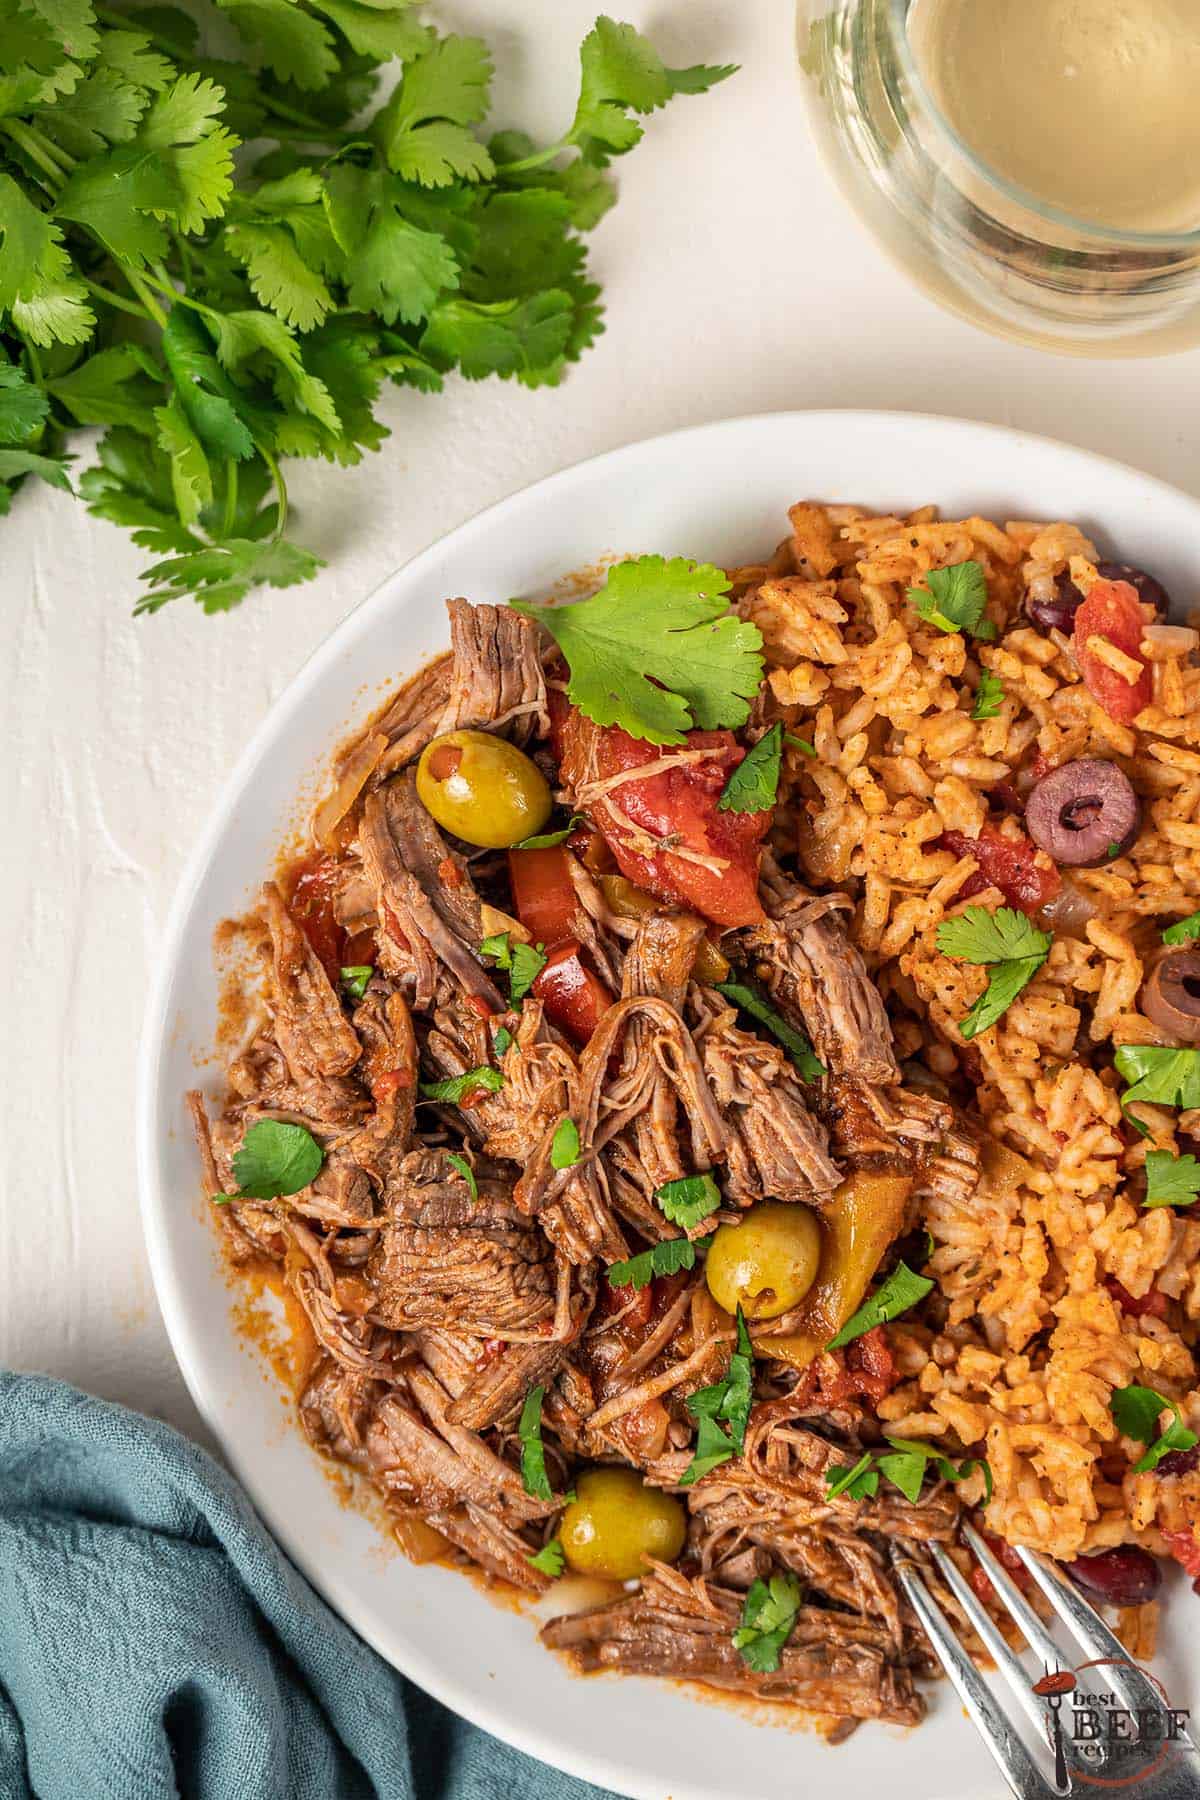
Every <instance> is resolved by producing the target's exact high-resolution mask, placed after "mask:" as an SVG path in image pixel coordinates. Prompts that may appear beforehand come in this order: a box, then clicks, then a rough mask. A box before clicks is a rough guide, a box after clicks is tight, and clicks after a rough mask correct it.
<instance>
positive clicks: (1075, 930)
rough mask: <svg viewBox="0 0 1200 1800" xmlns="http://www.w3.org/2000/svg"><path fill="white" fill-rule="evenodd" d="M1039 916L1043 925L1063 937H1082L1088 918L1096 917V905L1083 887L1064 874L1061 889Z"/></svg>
mask: <svg viewBox="0 0 1200 1800" xmlns="http://www.w3.org/2000/svg"><path fill="white" fill-rule="evenodd" d="M1038 917H1039V919H1040V920H1041V922H1042V924H1043V925H1046V926H1048V927H1049V928H1050V930H1052V931H1057V932H1059V933H1060V934H1061V935H1062V936H1063V937H1082V936H1083V934H1084V928H1085V927H1086V925H1087V923H1088V920H1089V919H1094V918H1095V917H1096V907H1095V903H1094V902H1093V901H1092V900H1091V899H1090V898H1089V896H1088V895H1087V894H1085V893H1084V891H1083V889H1082V888H1077V887H1076V886H1075V884H1074V882H1073V881H1072V880H1071V877H1070V876H1069V875H1064V876H1063V884H1062V889H1061V891H1060V892H1059V893H1057V894H1055V896H1054V898H1053V900H1048V901H1047V902H1046V904H1045V906H1043V907H1042V908H1041V910H1040V912H1039V913H1038Z"/></svg>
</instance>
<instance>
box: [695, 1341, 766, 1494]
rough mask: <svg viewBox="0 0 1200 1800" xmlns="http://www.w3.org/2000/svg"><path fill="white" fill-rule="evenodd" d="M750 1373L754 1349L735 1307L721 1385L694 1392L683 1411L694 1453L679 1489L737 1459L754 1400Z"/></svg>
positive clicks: (741, 1448)
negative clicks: (691, 1426) (690, 1424)
mask: <svg viewBox="0 0 1200 1800" xmlns="http://www.w3.org/2000/svg"><path fill="white" fill-rule="evenodd" d="M753 1371H754V1346H753V1345H752V1344H751V1342H750V1333H749V1332H748V1331H747V1329H746V1321H745V1318H744V1317H743V1315H742V1309H741V1307H740V1306H739V1307H738V1310H737V1343H736V1345H735V1347H734V1351H733V1355H732V1356H731V1357H730V1359H729V1373H728V1374H727V1375H726V1377H725V1379H724V1381H716V1382H714V1383H713V1384H712V1386H711V1387H705V1388H698V1389H697V1390H696V1392H695V1393H694V1394H689V1396H688V1401H687V1409H688V1411H689V1412H690V1413H691V1415H692V1417H693V1419H695V1421H696V1425H697V1431H696V1449H695V1453H694V1454H693V1456H692V1460H691V1462H690V1463H689V1464H688V1466H687V1468H686V1469H685V1470H684V1472H683V1474H682V1475H681V1476H680V1478H679V1485H680V1487H693V1486H694V1485H695V1483H696V1482H697V1481H700V1480H702V1479H703V1477H704V1476H705V1475H711V1474H712V1472H713V1470H714V1469H717V1468H720V1466H721V1464H722V1463H725V1462H728V1461H729V1459H730V1458H731V1457H732V1456H740V1455H741V1453H742V1450H743V1447H744V1446H745V1442H746V1427H747V1425H748V1424H749V1422H750V1407H751V1405H752V1403H753V1399H754V1391H753ZM722 1420H724V1421H725V1423H726V1424H727V1425H728V1426H729V1430H728V1431H726V1430H725V1429H724V1427H723V1425H722V1424H721V1421H722Z"/></svg>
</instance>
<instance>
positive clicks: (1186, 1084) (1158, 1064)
mask: <svg viewBox="0 0 1200 1800" xmlns="http://www.w3.org/2000/svg"><path fill="white" fill-rule="evenodd" d="M1113 1061H1114V1063H1115V1064H1116V1066H1117V1073H1118V1075H1120V1076H1122V1077H1123V1078H1124V1080H1126V1081H1127V1082H1128V1083H1129V1086H1128V1087H1127V1088H1126V1089H1125V1092H1124V1093H1123V1094H1122V1095H1121V1105H1122V1107H1123V1108H1124V1109H1125V1111H1126V1112H1127V1113H1128V1111H1129V1108H1130V1107H1131V1106H1133V1105H1134V1104H1136V1103H1137V1102H1138V1101H1140V1100H1145V1101H1148V1102H1149V1103H1150V1104H1151V1105H1153V1106H1184V1107H1193V1106H1200V1050H1168V1049H1167V1048H1166V1046H1165V1045H1162V1044H1122V1045H1121V1046H1120V1047H1119V1048H1118V1050H1117V1052H1116V1054H1115V1055H1114V1057H1113ZM1130 1124H1132V1125H1134V1126H1136V1128H1137V1129H1138V1131H1140V1132H1141V1133H1142V1136H1143V1137H1144V1136H1145V1135H1146V1127H1145V1126H1144V1125H1143V1124H1141V1122H1140V1121H1139V1120H1137V1119H1134V1118H1132V1117H1131V1118H1130Z"/></svg>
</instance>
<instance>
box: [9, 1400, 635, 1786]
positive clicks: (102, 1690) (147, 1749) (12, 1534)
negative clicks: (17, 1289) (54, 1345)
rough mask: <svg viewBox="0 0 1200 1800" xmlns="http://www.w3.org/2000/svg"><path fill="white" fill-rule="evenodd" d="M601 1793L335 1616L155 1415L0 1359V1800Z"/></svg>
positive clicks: (232, 1488) (220, 1472)
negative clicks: (440, 1697) (384, 1657)
mask: <svg viewBox="0 0 1200 1800" xmlns="http://www.w3.org/2000/svg"><path fill="white" fill-rule="evenodd" d="M176 1795H179V1796H184V1797H185V1800H604V1797H603V1795H602V1791H601V1790H600V1789H599V1788H594V1787H591V1786H589V1785H588V1784H586V1783H584V1782H580V1781H574V1780H572V1779H571V1778H570V1777H568V1776H565V1775H560V1774H557V1773H555V1772H554V1771H552V1770H550V1769H547V1768H544V1767H543V1766H542V1765H541V1764H540V1763H536V1762H534V1761H532V1760H531V1759H530V1758H529V1757H527V1756H522V1755H521V1754H520V1753H519V1752H518V1751H516V1750H510V1749H508V1748H507V1746H505V1745H503V1744H500V1743H498V1742H497V1741H496V1740H495V1739H494V1738H491V1737H488V1736H487V1735H486V1734H485V1733H484V1732H482V1731H479V1730H477V1729H476V1728H475V1727H474V1726H471V1725H468V1724H467V1723H466V1722H465V1721H464V1720H462V1719H458V1718H455V1717H454V1715H453V1714H451V1713H449V1712H447V1711H446V1710H445V1708H444V1707H442V1706H439V1705H438V1704H437V1702H436V1701H434V1700H431V1699H430V1698H429V1696H428V1695H426V1694H423V1693H421V1692H420V1690H419V1689H417V1688H415V1687H414V1686H413V1685H412V1683H411V1682H408V1681H406V1680H405V1679H404V1677H403V1676H401V1675H398V1674H396V1672H395V1671H394V1670H393V1669H391V1668H389V1667H388V1666H387V1664H386V1663H384V1662H382V1661H381V1660H380V1658H379V1657H378V1656H376V1655H375V1653H374V1651H373V1650H370V1649H368V1647H367V1646H366V1645H365V1644H364V1643H362V1642H361V1641H360V1640H359V1639H358V1638H356V1637H355V1635H354V1633H353V1632H352V1631H350V1630H349V1629H348V1627H347V1626H345V1625H343V1624H342V1622H341V1621H340V1620H339V1619H337V1618H335V1616H334V1615H333V1613H331V1612H330V1611H329V1609H328V1608H327V1607H326V1606H325V1604H324V1602H323V1601H321V1600H319V1599H318V1598H317V1596H316V1594H315V1593H314V1592H313V1590H312V1588H311V1587H310V1586H309V1585H308V1583H307V1582H306V1581H305V1580H304V1578H303V1576H301V1575H300V1574H299V1573H298V1572H297V1570H295V1569H294V1568H293V1567H292V1565H291V1563H289V1562H288V1560H287V1558H286V1557H285V1556H284V1554H283V1552H282V1551H281V1550H280V1549H279V1547H278V1545H277V1544H275V1543H274V1541H273V1540H272V1539H271V1537H270V1536H269V1535H268V1533H267V1531H266V1530H265V1528H264V1527H263V1525H262V1524H261V1523H260V1521H259V1519H258V1518H257V1516H256V1515H255V1512H254V1510H253V1508H252V1507H251V1505H250V1502H249V1500H248V1499H247V1497H246V1495H245V1494H244V1493H243V1492H242V1490H241V1488H240V1487H239V1486H238V1485H237V1483H236V1482H235V1481H234V1480H233V1478H232V1477H231V1476H230V1475H228V1474H227V1473H226V1472H225V1470H224V1469H222V1468H220V1467H219V1466H218V1464H217V1463H215V1462H214V1461H213V1459H212V1458H211V1457H210V1456H208V1455H206V1453H205V1452H204V1451H203V1450H201V1449H200V1448H199V1447H198V1446H197V1445H196V1444H192V1443H189V1442H188V1440H187V1439H186V1438H183V1437H181V1436H180V1435H179V1433H178V1432H175V1431H172V1430H171V1429H170V1427H169V1426H166V1425H163V1424H161V1423H160V1422H159V1421H158V1420H156V1419H146V1418H142V1417H140V1416H139V1415H138V1414H137V1413H132V1412H128V1411H126V1409H125V1408H124V1407H120V1406H113V1405H110V1404H109V1403H108V1402H106V1401H101V1400H96V1399H93V1398H92V1397H91V1396H89V1395H87V1394H82V1393H80V1392H79V1391H78V1389H76V1388H72V1387H68V1386H66V1385H65V1384H64V1383H62V1382H59V1381H51V1380H48V1379H47V1378H45V1377H43V1376H38V1375H13V1374H9V1373H5V1372H0V1800H34V1797H35V1796H36V1800H159V1797H160V1796H162V1797H163V1800H168V1797H173V1796H176Z"/></svg>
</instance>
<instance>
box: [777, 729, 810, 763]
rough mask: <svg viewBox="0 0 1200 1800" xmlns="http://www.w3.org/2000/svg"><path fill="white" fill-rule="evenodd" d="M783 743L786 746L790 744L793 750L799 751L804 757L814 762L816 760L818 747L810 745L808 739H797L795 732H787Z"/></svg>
mask: <svg viewBox="0 0 1200 1800" xmlns="http://www.w3.org/2000/svg"><path fill="white" fill-rule="evenodd" d="M783 741H784V743H785V744H790V745H791V746H792V749H793V750H799V752H800V754H801V755H802V756H807V757H809V758H810V760H812V761H815V760H816V755H817V751H816V746H815V745H813V744H810V743H809V741H808V739H807V738H802V737H797V736H796V734H795V732H794V731H785V732H784V734H783Z"/></svg>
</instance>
